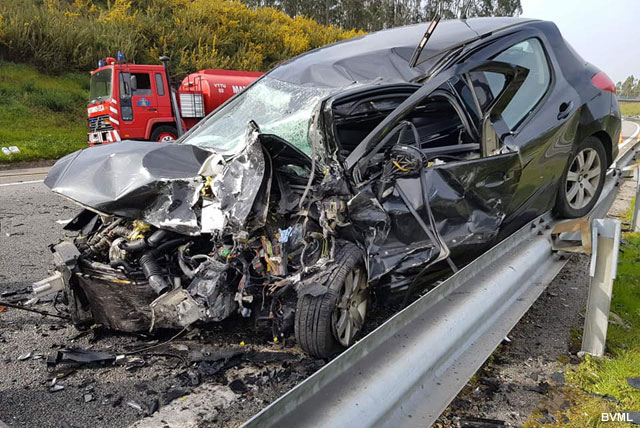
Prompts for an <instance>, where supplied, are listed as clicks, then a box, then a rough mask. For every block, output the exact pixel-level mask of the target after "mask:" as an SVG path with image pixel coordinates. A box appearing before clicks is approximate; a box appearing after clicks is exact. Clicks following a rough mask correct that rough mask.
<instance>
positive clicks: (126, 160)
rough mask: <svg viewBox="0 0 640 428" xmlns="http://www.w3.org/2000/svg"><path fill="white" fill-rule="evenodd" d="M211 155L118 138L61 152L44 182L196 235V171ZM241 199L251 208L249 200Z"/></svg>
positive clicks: (108, 210) (113, 210) (200, 182)
mask: <svg viewBox="0 0 640 428" xmlns="http://www.w3.org/2000/svg"><path fill="white" fill-rule="evenodd" d="M212 155H213V153H212V152H211V151H208V150H205V149H202V148H199V147H196V146H193V145H189V144H175V143H156V142H141V141H123V142H121V143H117V144H108V145H104V146H96V147H90V148H87V149H84V150H80V151H78V152H75V153H72V154H70V155H67V156H65V157H64V158H62V159H60V160H59V161H58V162H56V164H55V165H54V166H53V167H52V168H51V171H50V172H49V175H48V176H47V178H46V179H45V181H44V182H45V184H46V185H47V186H48V187H49V188H50V189H51V190H53V191H54V192H56V193H59V194H61V195H63V196H65V197H67V198H69V199H72V200H73V201H75V202H77V203H79V204H80V205H83V206H85V207H87V208H90V209H92V210H95V211H98V212H100V213H104V214H110V215H115V216H120V217H126V218H131V219H142V220H145V221H147V222H148V223H150V224H152V225H154V226H156V227H158V228H163V229H169V230H174V231H176V232H179V233H185V234H190V235H197V234H199V233H200V232H201V228H200V225H199V217H200V208H199V207H197V206H196V204H197V202H198V201H199V199H200V196H201V195H200V193H201V190H202V188H203V187H204V186H205V177H203V176H201V175H199V171H200V169H201V167H202V165H203V163H204V162H205V160H206V159H207V158H209V157H211V156H212ZM235 163H236V162H234V161H233V160H232V161H230V162H229V164H226V165H225V167H224V172H222V174H221V175H223V176H225V175H227V173H228V172H230V171H229V170H230V169H232V170H235V171H234V172H235V174H236V175H237V174H238V165H237V164H235ZM240 169H244V168H240ZM246 173H248V172H246ZM240 174H241V175H242V173H240ZM221 178H222V177H221ZM261 178H262V177H259V179H260V180H261ZM238 190H240V189H238ZM256 191H257V189H256ZM238 193H240V192H238ZM250 193H253V192H250ZM253 196H254V197H255V195H253ZM246 202H248V204H249V208H250V207H251V203H252V202H253V200H252V199H251V200H250V201H246Z"/></svg>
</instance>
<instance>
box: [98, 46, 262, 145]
mask: <svg viewBox="0 0 640 428" xmlns="http://www.w3.org/2000/svg"><path fill="white" fill-rule="evenodd" d="M161 60H162V61H163V62H164V64H165V65H164V66H162V65H142V64H128V63H126V62H125V61H124V58H123V57H122V54H120V53H119V54H118V59H117V60H116V59H115V58H107V59H106V62H105V61H100V63H99V64H98V68H97V69H96V70H94V71H93V72H91V86H90V101H89V104H88V106H87V113H88V116H89V119H88V125H89V134H88V140H89V145H94V144H105V143H111V142H116V141H120V140H150V141H172V140H175V139H176V138H177V137H178V136H179V135H180V133H181V131H182V130H188V129H189V128H191V127H193V126H194V125H195V124H196V123H197V122H198V121H199V120H200V119H202V118H203V117H204V116H206V115H207V114H209V113H210V112H211V111H213V110H215V109H216V108H217V107H218V106H219V105H221V104H222V103H223V102H225V101H226V100H227V99H229V98H231V97H232V96H234V95H235V94H236V93H238V92H240V91H241V90H243V89H244V88H245V87H246V86H247V85H249V84H250V83H252V82H253V81H255V80H256V79H257V78H258V77H260V76H262V74H263V73H259V72H251V71H234V70H214V69H207V70H200V71H197V72H195V73H192V74H190V75H188V76H187V77H185V78H184V80H183V81H182V83H181V84H180V86H179V88H178V91H177V97H176V94H175V92H174V91H172V90H171V81H170V80H169V74H168V73H167V61H168V58H166V57H163V58H161ZM176 116H179V117H180V121H176ZM180 128H182V129H180Z"/></svg>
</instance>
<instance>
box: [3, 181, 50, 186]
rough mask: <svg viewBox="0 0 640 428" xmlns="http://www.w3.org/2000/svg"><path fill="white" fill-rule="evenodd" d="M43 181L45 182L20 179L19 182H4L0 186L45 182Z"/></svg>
mask: <svg viewBox="0 0 640 428" xmlns="http://www.w3.org/2000/svg"><path fill="white" fill-rule="evenodd" d="M43 182H44V180H30V181H18V182H15V183H3V184H0V187H7V186H17V185H18V184H33V183H43Z"/></svg>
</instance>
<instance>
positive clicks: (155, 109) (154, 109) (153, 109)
mask: <svg viewBox="0 0 640 428" xmlns="http://www.w3.org/2000/svg"><path fill="white" fill-rule="evenodd" d="M147 110H149V111H158V109H157V108H153V107H151V108H148V109H147Z"/></svg>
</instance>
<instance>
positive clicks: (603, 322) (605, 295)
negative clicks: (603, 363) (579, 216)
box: [580, 219, 620, 357]
mask: <svg viewBox="0 0 640 428" xmlns="http://www.w3.org/2000/svg"><path fill="white" fill-rule="evenodd" d="M591 237H592V252H591V268H590V276H591V281H590V283H589V297H588V299H587V313H586V316H585V320H584V332H583V335H582V350H581V351H580V353H581V355H584V354H590V355H593V356H596V357H601V356H602V355H604V346H605V342H606V339H607V327H608V325H609V324H608V323H609V309H610V306H611V293H612V290H613V280H614V279H615V277H616V267H617V264H618V249H619V247H620V221H619V220H608V219H607V220H602V219H595V220H593V222H592V231H591Z"/></svg>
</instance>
